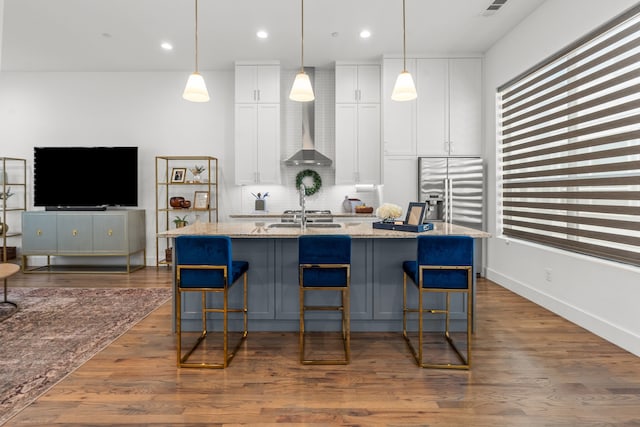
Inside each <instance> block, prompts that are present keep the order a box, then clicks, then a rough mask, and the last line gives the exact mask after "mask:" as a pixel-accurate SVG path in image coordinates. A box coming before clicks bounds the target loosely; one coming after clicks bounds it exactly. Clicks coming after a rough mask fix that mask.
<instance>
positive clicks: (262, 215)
mask: <svg viewBox="0 0 640 427" xmlns="http://www.w3.org/2000/svg"><path fill="white" fill-rule="evenodd" d="M291 216H293V214H284V213H282V212H281V213H248V214H231V215H229V218H236V219H237V218H243V219H247V218H248V219H256V218H258V219H259V218H284V217H291ZM327 216H332V217H334V218H375V217H376V216H375V215H374V214H372V213H362V214H359V213H344V212H341V213H330V214H318V213H315V214H314V213H309V214H307V217H309V218H313V217H327Z"/></svg>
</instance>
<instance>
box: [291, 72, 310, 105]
mask: <svg viewBox="0 0 640 427" xmlns="http://www.w3.org/2000/svg"><path fill="white" fill-rule="evenodd" d="M315 98H316V97H315V95H314V94H313V88H312V87H311V80H310V79H309V75H308V74H307V73H305V72H304V71H300V72H299V73H298V74H296V79H295V80H294V81H293V86H291V92H289V99H291V100H292V101H298V102H308V101H313V100H314V99H315Z"/></svg>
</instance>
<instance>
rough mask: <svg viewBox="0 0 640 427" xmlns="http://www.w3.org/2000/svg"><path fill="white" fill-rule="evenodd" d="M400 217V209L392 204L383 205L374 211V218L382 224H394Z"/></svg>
mask: <svg viewBox="0 0 640 427" xmlns="http://www.w3.org/2000/svg"><path fill="white" fill-rule="evenodd" d="M400 215H402V208H401V207H400V206H398V205H394V204H393V203H383V204H382V205H381V206H380V207H379V208H378V209H377V210H376V216H377V217H378V218H382V221H383V222H394V221H395V219H396V218H398V217H400Z"/></svg>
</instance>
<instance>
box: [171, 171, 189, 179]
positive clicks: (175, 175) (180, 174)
mask: <svg viewBox="0 0 640 427" xmlns="http://www.w3.org/2000/svg"><path fill="white" fill-rule="evenodd" d="M186 174H187V168H173V169H171V182H173V183H176V182H177V183H182V182H184V179H185V175H186Z"/></svg>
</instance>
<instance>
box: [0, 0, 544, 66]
mask: <svg viewBox="0 0 640 427" xmlns="http://www.w3.org/2000/svg"><path fill="white" fill-rule="evenodd" d="M544 1H545V0H508V1H507V3H506V4H505V5H504V6H503V7H502V8H501V9H500V10H499V11H498V12H497V13H496V14H494V15H493V16H489V17H485V16H482V12H483V11H484V10H485V9H486V8H487V7H488V6H489V5H490V4H491V3H492V2H493V0H406V15H407V16H406V27H407V36H406V37H407V54H408V55H411V54H412V53H413V54H446V55H456V54H475V53H483V52H485V51H486V50H487V49H488V48H489V47H491V45H492V44H493V43H495V42H496V41H497V40H499V39H500V38H501V37H503V36H504V35H505V34H506V33H508V32H509V31H510V30H511V29H512V28H513V27H514V26H515V25H516V24H518V22H520V21H521V20H522V19H523V18H524V17H526V16H527V15H529V14H530V13H531V12H532V11H534V10H535V9H536V8H537V7H539V6H540V5H541V4H542V3H543V2H544ZM1 4H2V0H0V5H1ZM300 5H301V1H300V0H226V1H216V0H199V46H200V70H212V69H230V68H231V67H232V66H233V62H234V61H235V60H262V59H264V60H267V59H277V60H280V62H281V64H282V66H283V67H285V68H296V67H299V66H300V50H301V42H300V38H301V37H300V33H301V22H300V16H301V7H300ZM194 10H195V7H194V0H4V11H3V18H4V23H3V26H4V29H3V35H2V61H1V62H0V65H1V67H2V70H3V71H145V70H154V71H164V70H166V71H192V69H193V67H194V23H195V17H194ZM304 16H305V17H304V57H305V61H304V62H305V66H315V67H331V66H332V64H333V62H334V61H336V60H378V59H379V58H380V57H381V55H384V54H390V55H394V54H396V55H397V54H401V53H402V0H306V1H305V3H304ZM364 28H367V29H369V30H370V31H371V33H372V36H371V38H370V39H368V40H361V39H360V38H359V36H358V34H359V32H360V30H361V29H364ZM259 29H265V30H267V31H268V32H269V33H270V37H269V38H268V39H267V40H260V39H258V38H257V37H256V36H255V33H256V31H257V30H259ZM162 41H169V42H171V43H172V44H173V45H174V49H173V50H172V51H170V52H167V51H164V50H162V49H161V48H160V43H161V42H162Z"/></svg>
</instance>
